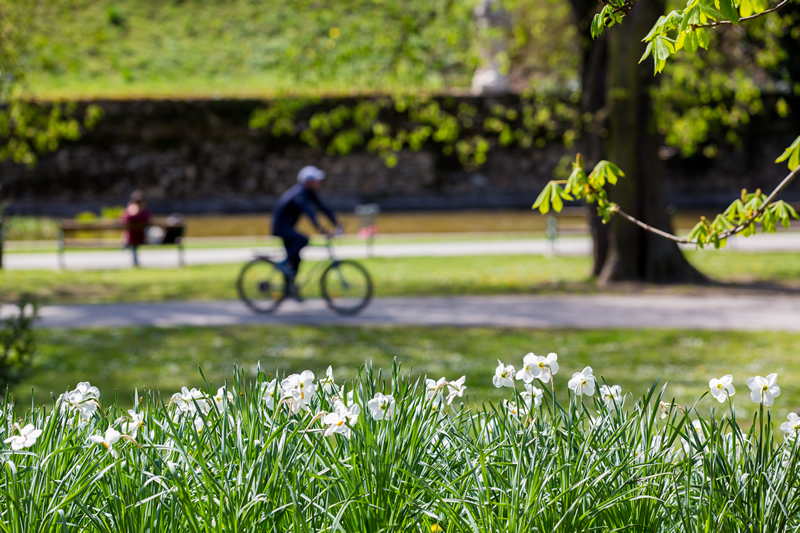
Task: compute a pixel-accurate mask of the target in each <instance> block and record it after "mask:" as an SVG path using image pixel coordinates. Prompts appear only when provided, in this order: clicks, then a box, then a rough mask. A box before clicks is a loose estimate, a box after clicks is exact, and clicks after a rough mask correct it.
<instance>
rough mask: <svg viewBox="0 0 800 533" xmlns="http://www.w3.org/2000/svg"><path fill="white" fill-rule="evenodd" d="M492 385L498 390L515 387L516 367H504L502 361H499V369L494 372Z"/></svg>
mask: <svg viewBox="0 0 800 533" xmlns="http://www.w3.org/2000/svg"><path fill="white" fill-rule="evenodd" d="M492 383H494V386H495V387H497V388H498V389H499V388H500V387H511V388H513V387H514V367H513V366H512V365H504V364H503V362H502V361H500V359H498V360H497V368H496V369H495V371H494V378H492Z"/></svg>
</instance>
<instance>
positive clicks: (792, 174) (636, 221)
mask: <svg viewBox="0 0 800 533" xmlns="http://www.w3.org/2000/svg"><path fill="white" fill-rule="evenodd" d="M798 175H800V166H799V167H797V168H795V169H794V170H793V171H791V172H790V173H789V174H788V175H787V176H786V177H785V178H783V181H781V182H780V184H778V186H777V187H775V190H773V191H772V192H771V193H770V195H769V196H768V197H767V199H766V200H764V203H763V204H761V207H759V208H758V210H756V212H755V213H753V215H752V216H751V217H750V220H749V221H748V222H743V223H742V224H739V225H738V226H736V227H734V228H731V229H729V230H727V231H723V232H722V233H720V234H719V238H720V240H722V239H727V238H728V237H731V236H733V235H736V234H738V233H741V232H742V231H744V230H745V229H746V228H748V227H750V225H752V224H753V223H754V222H755V220H756V219H757V218H759V217H760V216H761V215H762V214H764V211H765V210H766V209H767V208H768V207H769V204H770V203H772V201H773V200H774V199H775V198H776V197H777V196H778V195H779V194H780V193H781V192H783V190H784V189H785V188H786V187H787V186H788V185H789V184H790V183H791V182H792V180H794V179H795V178H796V177H797V176H798ZM590 187H591V186H590ZM592 189H593V190H594V191H595V192H597V190H596V189H594V187H592ZM611 212H612V213H613V214H615V215H620V216H621V217H622V218H625V219H627V220H628V221H630V222H632V223H633V224H636V225H637V226H639V227H640V228H642V229H643V230H645V231H649V232H650V233H653V234H655V235H658V236H660V237H664V238H665V239H669V240H671V241H673V242H676V243H678V244H695V245H696V244H699V243H698V242H697V239H691V240H690V239H687V238H684V237H678V236H676V235H673V234H671V233H667V232H666V231H662V230H660V229H658V228H654V227H653V226H651V225H649V224H645V223H644V222H642V221H641V220H639V219H638V218H636V217H633V216H631V215H629V214H628V213H626V212H625V211H623V210H622V209H620V208H619V206H614V207H613V208H612V210H611Z"/></svg>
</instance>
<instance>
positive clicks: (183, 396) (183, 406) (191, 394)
mask: <svg viewBox="0 0 800 533" xmlns="http://www.w3.org/2000/svg"><path fill="white" fill-rule="evenodd" d="M172 403H174V404H175V405H176V406H177V407H178V410H179V411H180V412H181V413H189V414H195V413H196V412H197V410H198V409H199V410H200V411H201V412H202V413H203V414H208V413H209V412H210V411H211V404H210V403H209V402H208V400H207V398H206V395H205V393H204V392H203V391H201V390H197V389H195V388H194V387H193V388H192V389H191V390H189V389H188V388H186V387H181V392H176V393H175V394H173V395H172Z"/></svg>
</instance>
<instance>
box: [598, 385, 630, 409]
mask: <svg viewBox="0 0 800 533" xmlns="http://www.w3.org/2000/svg"><path fill="white" fill-rule="evenodd" d="M600 397H601V398H602V399H603V403H605V404H606V409H613V408H614V406H615V405H618V406H619V405H622V403H623V401H624V400H625V398H624V397H623V396H622V387H620V386H619V385H613V386H611V387H609V386H608V385H601V386H600Z"/></svg>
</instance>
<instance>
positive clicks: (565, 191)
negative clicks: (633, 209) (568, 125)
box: [531, 154, 625, 222]
mask: <svg viewBox="0 0 800 533" xmlns="http://www.w3.org/2000/svg"><path fill="white" fill-rule="evenodd" d="M583 164H584V163H583V157H582V156H581V154H578V155H577V156H576V157H575V162H574V163H573V164H572V172H571V173H570V175H569V178H567V180H566V181H565V182H563V187H562V186H561V185H562V184H561V182H559V181H556V180H554V181H550V182H549V183H548V184H547V185H546V186H545V188H544V190H543V191H542V192H541V193H540V194H539V197H538V198H537V199H536V201H535V202H534V204H533V206H532V207H531V209H538V210H539V212H540V213H542V214H545V213H547V212H549V211H550V207H551V206H552V207H553V210H554V211H556V212H559V211H561V209H562V208H563V206H564V203H563V200H568V201H572V200H584V201H586V202H587V203H589V204H596V206H597V212H598V214H599V215H600V216H601V217H602V219H603V222H608V221H609V219H610V218H611V215H612V214H614V213H615V212H616V209H617V205H616V204H614V203H613V202H610V201H609V200H608V193H607V192H606V190H605V186H606V184H610V185H616V184H617V181H618V180H619V178H622V177H625V173H624V172H623V171H622V170H620V168H619V167H618V166H617V165H615V164H614V163H611V162H610V161H605V160H603V161H600V162H599V163H597V165H595V167H594V169H592V171H591V172H590V173H589V174H588V175H587V174H586V172H585V171H584V169H583Z"/></svg>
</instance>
